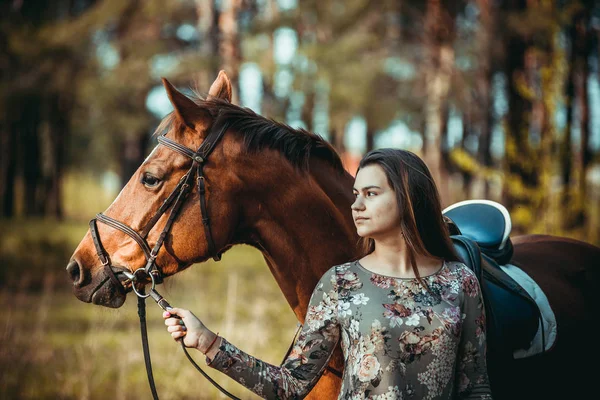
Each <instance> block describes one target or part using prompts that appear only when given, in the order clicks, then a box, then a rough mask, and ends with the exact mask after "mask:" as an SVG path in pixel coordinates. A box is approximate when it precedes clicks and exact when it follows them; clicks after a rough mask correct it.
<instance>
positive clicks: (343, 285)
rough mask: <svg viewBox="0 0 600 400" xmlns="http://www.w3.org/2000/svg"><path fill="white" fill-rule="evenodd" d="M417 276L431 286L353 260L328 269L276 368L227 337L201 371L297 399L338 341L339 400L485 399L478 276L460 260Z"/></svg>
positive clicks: (264, 392)
mask: <svg viewBox="0 0 600 400" xmlns="http://www.w3.org/2000/svg"><path fill="white" fill-rule="evenodd" d="M422 280H423V281H424V282H425V283H426V284H427V286H428V289H429V290H426V289H425V288H424V287H423V286H422V285H421V284H420V283H419V282H418V280H417V279H414V278H413V279H403V278H392V277H388V276H385V275H380V274H376V273H374V272H371V271H369V270H367V269H365V268H364V267H362V266H361V265H360V263H359V262H358V261H354V262H350V263H346V264H343V265H339V266H335V267H333V268H331V269H330V270H329V271H327V272H326V273H325V275H323V277H322V278H321V279H320V281H319V283H318V284H317V286H316V287H315V290H314V291H313V294H312V297H311V300H310V304H309V307H308V312H307V315H306V321H305V323H304V326H303V328H302V331H301V333H300V335H299V336H298V340H297V342H296V343H295V345H294V347H293V349H292V352H291V353H290V355H289V356H288V357H287V358H286V360H285V361H284V362H283V364H282V365H281V366H280V367H278V366H274V365H271V364H268V363H265V362H263V361H261V360H258V359H256V358H254V357H252V356H250V355H248V354H246V353H244V352H242V351H241V350H239V349H238V348H236V347H235V346H233V345H232V344H231V343H229V342H227V341H226V340H225V339H223V340H222V342H221V345H220V350H219V352H218V353H217V354H216V356H215V357H214V359H213V360H212V361H210V362H209V365H210V366H211V367H213V368H215V369H217V370H219V371H222V372H224V373H225V374H227V375H229V376H230V377H232V378H233V379H235V380H236V381H238V382H240V383H241V384H242V385H244V386H246V387H247V388H249V389H250V390H252V391H254V392H255V393H257V394H258V395H259V396H262V397H264V398H269V399H288V398H302V397H304V396H305V395H306V394H307V393H308V392H309V391H310V390H311V388H312V387H313V386H314V384H315V383H316V382H317V381H318V379H319V377H320V376H321V373H322V372H323V370H324V368H325V367H326V365H327V362H328V361H329V358H330V356H331V354H332V352H333V350H334V348H335V345H336V343H337V341H338V340H339V339H340V338H341V345H342V350H343V354H344V360H345V369H344V374H343V381H342V387H341V391H340V394H339V397H338V398H339V399H372V400H383V399H386V400H388V399H397V400H400V399H402V400H408V399H414V400H417V399H454V398H459V399H491V398H492V397H491V392H490V387H489V381H488V375H487V369H486V360H485V354H486V341H485V314H484V307H483V299H482V297H481V291H480V287H479V282H478V281H477V278H476V277H475V275H474V274H473V272H472V271H471V270H469V269H468V268H467V267H466V266H465V265H464V264H462V263H459V262H444V264H443V266H442V268H441V269H440V270H439V271H438V272H436V273H435V274H433V275H429V276H426V277H422ZM207 361H208V360H207Z"/></svg>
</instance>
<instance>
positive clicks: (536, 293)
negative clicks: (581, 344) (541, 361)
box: [500, 264, 556, 358]
mask: <svg viewBox="0 0 600 400" xmlns="http://www.w3.org/2000/svg"><path fill="white" fill-rule="evenodd" d="M500 268H501V269H502V270H503V271H504V272H506V273H507V274H508V275H510V277H511V278H513V279H514V280H515V281H516V282H517V283H518V284H519V285H521V287H523V289H525V290H526V291H527V293H529V295H530V296H531V298H533V299H534V300H535V302H536V304H537V306H538V308H539V309H540V314H541V315H542V321H540V322H539V327H538V330H537V332H536V334H535V337H534V338H533V341H532V342H531V346H529V348H528V349H519V350H515V351H514V353H513V356H514V358H527V357H531V356H533V355H535V354H539V353H542V352H543V351H547V350H549V349H550V348H551V347H552V346H553V345H554V342H555V341H556V317H555V316H554V312H553V311H552V309H551V308H550V303H549V302H548V298H547V297H546V295H545V294H544V292H543V291H542V289H541V288H540V287H539V286H538V284H537V283H535V281H534V280H533V279H532V278H531V277H530V276H529V275H527V274H526V273H525V272H524V271H523V270H522V269H520V268H519V267H516V266H514V265H512V264H507V265H500ZM542 323H543V324H542ZM542 335H543V337H544V339H545V341H546V343H545V344H546V346H545V349H543V347H542V346H543V345H542Z"/></svg>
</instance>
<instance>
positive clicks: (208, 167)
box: [67, 71, 357, 316]
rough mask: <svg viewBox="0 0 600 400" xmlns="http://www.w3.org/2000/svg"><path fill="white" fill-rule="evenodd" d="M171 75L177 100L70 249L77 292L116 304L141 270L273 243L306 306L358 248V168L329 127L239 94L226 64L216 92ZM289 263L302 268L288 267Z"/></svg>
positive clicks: (283, 273)
mask: <svg viewBox="0 0 600 400" xmlns="http://www.w3.org/2000/svg"><path fill="white" fill-rule="evenodd" d="M163 84H164V87H165V90H166V92H167V94H168V96H169V99H170V101H171V103H172V105H173V108H174V111H173V112H172V113H171V114H170V115H169V116H167V117H166V118H165V119H164V120H163V121H162V122H161V124H160V125H159V128H158V129H157V133H159V137H158V139H159V145H157V146H156V147H155V148H154V150H153V151H152V152H151V154H150V155H149V156H148V158H147V159H146V160H145V161H144V162H143V163H142V165H141V166H140V167H139V168H138V170H137V171H136V172H135V173H134V174H133V176H132V177H131V179H130V181H129V182H128V183H127V185H126V186H125V187H124V188H123V189H122V191H121V193H120V194H119V196H118V197H117V198H116V199H115V200H114V202H113V203H112V204H111V205H110V206H109V207H108V209H107V210H106V211H105V212H104V213H102V214H98V216H97V218H95V219H93V220H92V221H91V223H90V230H89V231H88V232H87V233H86V235H85V237H84V238H83V240H82V241H81V243H80V244H79V246H78V247H77V249H76V250H75V253H74V254H73V256H72V257H71V260H70V262H69V264H68V266H67V272H68V274H69V276H70V278H71V280H72V281H73V287H74V293H75V295H76V296H77V298H78V299H80V300H82V301H84V302H92V303H94V304H98V305H103V306H108V307H114V308H117V307H120V306H121V305H122V304H123V303H124V301H125V297H126V293H127V292H128V291H129V290H131V289H135V287H132V284H131V282H130V281H131V280H130V279H129V278H131V274H132V273H136V271H137V272H139V271H140V270H141V271H143V272H146V273H148V274H147V275H146V276H145V277H144V280H145V281H149V278H150V277H154V276H156V278H157V279H162V278H164V277H167V276H170V275H173V274H175V273H177V272H179V271H181V270H183V269H185V268H187V267H189V266H190V265H192V264H194V263H198V262H202V261H205V260H207V259H209V258H211V257H213V258H217V259H218V258H219V257H220V254H221V253H223V252H224V251H226V250H227V249H229V248H230V247H232V246H233V245H235V244H238V243H246V244H250V245H252V246H255V247H257V248H258V249H259V250H260V251H261V252H263V255H264V256H265V258H266V261H267V263H268V264H269V266H270V267H271V269H272V271H273V272H274V276H275V278H276V280H277V281H278V283H279V285H280V287H281V288H282V290H283V292H284V295H285V296H286V297H287V299H288V301H289V302H290V305H291V306H292V308H294V310H295V312H296V313H297V315H299V316H303V313H304V312H305V310H304V308H305V306H306V303H307V302H308V294H310V290H311V289H312V287H311V285H313V286H314V284H315V282H316V280H318V278H319V277H320V275H321V274H322V273H323V272H324V271H325V270H327V269H328V267H330V266H331V265H334V263H335V262H343V261H345V260H347V259H348V258H350V257H351V256H354V255H355V252H356V246H355V243H356V239H357V236H356V231H355V230H354V226H353V223H352V219H351V214H350V204H351V202H352V192H351V190H350V188H351V185H352V181H353V178H352V177H351V176H350V175H349V174H348V173H346V172H345V171H344V169H343V167H342V164H341V160H340V158H339V156H338V155H337V153H336V152H335V150H334V149H333V148H332V147H331V145H329V144H328V143H327V142H326V141H325V140H323V139H322V138H321V137H319V136H317V135H314V134H312V133H310V132H306V131H303V130H295V129H293V128H291V127H289V126H287V125H284V124H279V123H277V122H275V121H272V120H269V119H266V118H263V117H261V116H259V115H257V114H255V113H253V112H252V111H251V110H248V109H244V108H241V107H238V106H235V105H233V104H231V102H230V101H231V83H230V81H229V79H228V78H227V76H226V74H225V73H224V72H223V71H221V73H219V76H218V77H217V79H216V80H215V81H214V83H213V84H212V86H211V88H210V90H209V92H208V97H207V99H205V100H203V99H197V100H195V101H194V100H192V99H190V98H188V97H186V96H185V95H183V94H182V93H180V92H178V91H177V90H176V89H175V88H174V87H173V86H172V85H171V84H170V83H169V82H168V81H166V80H163ZM161 132H162V133H161ZM333 171H335V172H333ZM340 210H343V211H340ZM316 223H318V224H319V226H318V229H316V228H317V227H316V225H315V224H316ZM288 263H294V268H288V269H285V270H281V269H279V270H278V267H277V265H280V266H283V265H286V264H288ZM151 273H152V274H151ZM153 274H155V275H153ZM140 281H141V279H140ZM300 286H302V287H303V289H302V290H299V287H300ZM304 286H306V287H307V288H308V290H305V289H304ZM299 297H300V298H299Z"/></svg>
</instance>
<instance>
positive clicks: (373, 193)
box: [367, 192, 377, 197]
mask: <svg viewBox="0 0 600 400" xmlns="http://www.w3.org/2000/svg"><path fill="white" fill-rule="evenodd" d="M375 195H377V193H375V192H367V196H369V197H371V196H375Z"/></svg>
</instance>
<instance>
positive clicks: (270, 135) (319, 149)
mask: <svg viewBox="0 0 600 400" xmlns="http://www.w3.org/2000/svg"><path fill="white" fill-rule="evenodd" d="M190 98H191V99H192V100H193V101H194V102H195V103H196V104H197V105H198V106H199V107H201V108H202V109H204V110H206V111H208V112H209V113H210V114H211V116H212V117H213V119H214V121H213V125H212V128H211V129H219V130H222V131H223V133H224V131H227V130H232V131H234V132H235V133H236V134H238V135H241V136H242V138H243V147H244V149H245V151H247V152H258V151H260V150H262V149H265V148H268V149H273V150H277V151H278V152H279V153H280V154H282V155H283V156H284V157H285V159H287V160H288V161H289V162H290V163H291V164H292V165H293V166H295V167H296V168H298V169H300V170H301V171H307V170H308V169H309V161H310V158H311V157H313V156H314V157H317V158H319V159H322V160H325V161H327V162H328V163H329V164H331V165H332V166H333V168H334V169H335V170H336V171H338V172H340V173H343V172H344V171H345V170H344V166H343V164H342V160H341V158H340V156H339V154H338V153H337V152H336V150H335V149H334V147H333V146H332V145H331V144H330V143H329V142H327V141H326V140H325V139H324V138H323V137H322V136H321V135H318V134H315V133H312V132H309V131H307V130H305V129H294V128H292V127H291V126H289V125H287V124H283V123H281V122H277V121H275V120H273V119H270V118H265V117H263V116H261V115H259V114H256V113H255V112H254V111H252V110H251V109H249V108H246V107H240V106H237V105H235V104H232V103H230V102H229V101H226V100H223V99H220V98H215V97H211V98H210V99H208V100H204V99H203V98H202V97H201V96H200V95H199V94H197V93H196V92H194V96H192V97H190ZM182 126H183V123H182V122H180V121H178V119H177V117H176V115H175V113H173V112H172V113H170V114H169V115H167V116H166V117H165V118H164V119H163V120H162V122H161V123H160V125H159V126H158V128H157V129H156V133H160V132H164V131H165V130H167V129H169V128H175V129H178V128H181V127H182Z"/></svg>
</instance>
